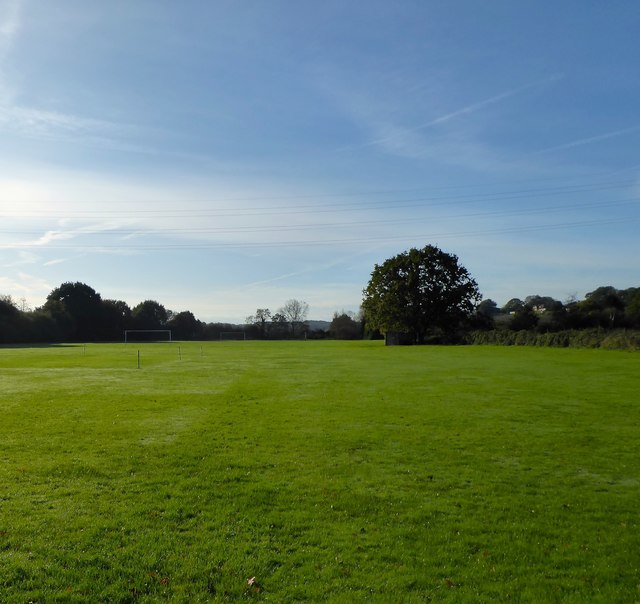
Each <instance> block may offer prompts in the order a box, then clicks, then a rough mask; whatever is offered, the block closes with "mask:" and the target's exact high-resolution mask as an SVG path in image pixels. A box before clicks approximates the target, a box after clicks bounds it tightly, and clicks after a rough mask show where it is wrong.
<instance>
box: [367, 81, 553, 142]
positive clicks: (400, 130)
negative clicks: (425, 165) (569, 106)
mask: <svg viewBox="0 0 640 604" xmlns="http://www.w3.org/2000/svg"><path fill="white" fill-rule="evenodd" d="M562 78H563V76H562V75H559V74H556V75H553V76H550V77H548V78H544V79H542V80H536V81H534V82H530V83H528V84H524V85H522V86H518V87H517V88H512V89H510V90H506V91H504V92H501V93H499V94H496V95H494V96H491V97H489V98H486V99H483V100H481V101H477V102H475V103H471V104H469V105H466V106H465V107H462V108H460V109H456V110H455V111H451V112H450V113H445V114H444V115H441V116H438V117H436V118H434V119H431V120H429V121H427V122H424V123H422V124H418V125H417V126H413V127H409V128H407V127H400V126H397V125H394V124H388V125H387V126H386V128H387V129H389V130H391V131H392V132H393V134H391V135H388V136H382V137H379V138H375V139H373V140H370V141H368V142H366V143H363V144H362V145H359V146H358V147H360V148H364V147H372V146H376V145H381V144H385V143H389V142H392V141H394V140H395V139H397V138H398V136H401V137H403V138H406V137H407V136H408V135H412V134H413V133H416V132H420V131H422V130H426V129H429V128H432V127H434V126H439V125H441V124H445V123H447V122H450V121H452V120H454V119H455V118H458V117H461V116H464V115H471V114H474V113H477V112H478V111H480V110H482V109H484V108H485V107H488V106H490V105H495V104H497V103H501V102H502V101H505V100H506V99H508V98H511V97H513V96H516V95H518V94H522V93H523V92H525V91H527V90H531V89H533V88H537V87H539V86H543V85H547V84H551V83H553V82H556V81H558V80H560V79H562ZM387 148H388V146H387Z"/></svg>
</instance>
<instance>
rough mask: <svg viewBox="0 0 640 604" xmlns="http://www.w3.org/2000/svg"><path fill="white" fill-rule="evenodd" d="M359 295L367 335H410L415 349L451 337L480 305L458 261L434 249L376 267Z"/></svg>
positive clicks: (410, 253)
mask: <svg viewBox="0 0 640 604" xmlns="http://www.w3.org/2000/svg"><path fill="white" fill-rule="evenodd" d="M363 294H364V300H363V303H362V307H363V310H364V313H365V320H366V322H367V326H368V327H369V329H372V330H376V329H377V330H380V331H381V332H383V333H387V332H391V331H398V332H402V333H405V334H409V335H410V337H411V340H412V341H413V342H414V343H416V344H422V343H424V341H425V338H426V336H427V335H429V334H434V335H435V334H437V335H442V334H447V335H449V334H451V333H452V332H455V331H456V330H457V329H458V328H459V326H460V325H461V324H462V323H463V321H464V320H465V319H467V318H468V317H469V316H470V315H471V313H472V312H473V311H474V309H475V307H476V305H477V304H478V303H479V302H480V300H481V299H482V296H481V295H480V292H479V290H478V285H477V283H476V282H475V280H474V279H472V278H471V276H470V275H469V273H468V272H467V269H465V268H464V267H463V266H461V265H460V264H459V263H458V257H457V256H455V255H453V254H447V253H446V252H443V251H442V250H440V249H438V248H437V247H435V246H433V245H427V246H426V247H424V248H423V249H416V248H412V249H410V250H409V251H408V252H403V253H402V254H398V255H397V256H394V257H393V258H389V259H388V260H386V261H385V262H383V263H382V264H380V265H378V264H376V265H375V267H374V269H373V272H372V273H371V279H370V280H369V284H368V285H367V287H366V289H365V290H364V292H363Z"/></svg>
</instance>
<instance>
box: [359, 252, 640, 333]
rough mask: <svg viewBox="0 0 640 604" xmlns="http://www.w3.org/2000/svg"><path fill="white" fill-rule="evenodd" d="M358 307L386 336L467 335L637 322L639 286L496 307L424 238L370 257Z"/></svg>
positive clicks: (606, 326)
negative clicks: (380, 257)
mask: <svg viewBox="0 0 640 604" xmlns="http://www.w3.org/2000/svg"><path fill="white" fill-rule="evenodd" d="M363 310H364V315H365V323H366V325H367V327H368V328H369V329H371V330H379V331H380V332H381V333H384V334H385V337H386V339H387V342H388V343H415V344H421V343H424V342H426V341H431V342H462V341H469V334H470V333H471V332H473V331H478V330H483V331H492V330H509V331H513V332H520V331H534V332H538V333H551V332H556V333H557V332H560V331H563V330H584V329H592V328H598V329H607V330H612V329H617V328H631V329H640V288H636V287H632V288H629V289H625V290H618V289H616V288H614V287H612V286H603V287H598V288H597V289H596V290H594V291H593V292H590V293H588V294H587V295H586V297H585V299H584V300H577V299H575V298H574V299H571V300H568V301H567V302H565V303H562V302H560V301H559V300H555V299H553V298H551V297H548V296H540V295H533V296H528V297H527V298H525V299H524V300H520V299H518V298H513V299H511V300H509V302H507V304H505V305H504V306H503V307H502V308H499V307H498V305H497V304H496V302H494V301H493V300H490V299H489V300H484V301H481V295H480V291H479V289H478V285H477V283H476V281H475V280H474V279H473V278H472V277H471V276H470V275H469V273H468V271H467V270H466V269H465V268H464V267H463V266H461V265H460V264H459V262H458V258H457V257H456V256H455V255H453V254H448V253H446V252H443V251H442V250H440V249H438V248H437V247H434V246H431V245H428V246H426V247H425V248H423V249H415V248H414V249H411V250H409V251H407V252H404V253H402V254H398V255H397V256H394V257H392V258H389V259H388V260H386V261H385V262H384V263H382V264H380V265H376V266H375V268H374V270H373V272H372V273H371V279H370V281H369V284H368V286H367V287H366V289H365V290H364V300H363ZM498 339H499V338H498Z"/></svg>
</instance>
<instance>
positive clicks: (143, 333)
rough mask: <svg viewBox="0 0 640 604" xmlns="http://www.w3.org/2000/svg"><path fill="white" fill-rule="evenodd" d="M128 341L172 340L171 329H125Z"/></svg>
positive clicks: (125, 337)
mask: <svg viewBox="0 0 640 604" xmlns="http://www.w3.org/2000/svg"><path fill="white" fill-rule="evenodd" d="M128 342H171V330H170V329H125V331H124V343H125V344H127V343H128Z"/></svg>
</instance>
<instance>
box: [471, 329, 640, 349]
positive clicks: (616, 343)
mask: <svg viewBox="0 0 640 604" xmlns="http://www.w3.org/2000/svg"><path fill="white" fill-rule="evenodd" d="M467 341H468V343H470V344H491V345H500V346H550V347H554V348H605V349H609V350H612V349H616V350H640V331H634V330H628V329H618V330H613V331H611V330H604V329H573V330H565V331H557V332H552V331H550V332H545V333H540V332H537V331H526V330H521V331H512V330H504V329H502V330H494V331H474V332H471V333H470V334H469V336H468V338H467Z"/></svg>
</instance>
